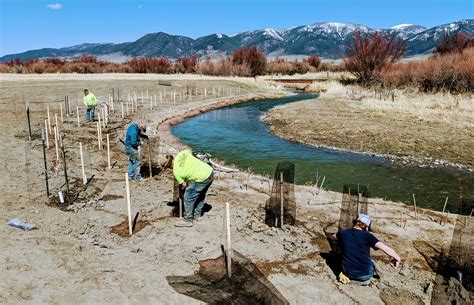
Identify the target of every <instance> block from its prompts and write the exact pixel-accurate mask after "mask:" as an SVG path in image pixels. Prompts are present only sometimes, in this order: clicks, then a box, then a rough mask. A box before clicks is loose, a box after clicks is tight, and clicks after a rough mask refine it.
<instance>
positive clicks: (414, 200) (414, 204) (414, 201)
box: [413, 194, 418, 219]
mask: <svg viewBox="0 0 474 305" xmlns="http://www.w3.org/2000/svg"><path fill="white" fill-rule="evenodd" d="M413 207H414V208H415V219H417V218H418V217H417V215H416V199H415V194H413Z"/></svg>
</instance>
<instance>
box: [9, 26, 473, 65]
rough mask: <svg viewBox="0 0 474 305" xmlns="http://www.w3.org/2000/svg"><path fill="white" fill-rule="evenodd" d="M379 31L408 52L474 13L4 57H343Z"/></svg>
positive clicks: (160, 36)
mask: <svg viewBox="0 0 474 305" xmlns="http://www.w3.org/2000/svg"><path fill="white" fill-rule="evenodd" d="M358 31H359V32H362V33H373V32H380V33H383V34H387V35H394V36H396V37H398V38H400V39H402V40H405V41H406V42H407V49H406V52H405V56H414V55H419V54H428V53H430V52H432V51H433V49H434V48H435V47H436V45H438V44H439V43H441V42H442V40H443V38H444V36H445V35H446V34H449V35H451V34H454V33H457V32H460V33H464V34H466V35H470V36H474V19H466V20H460V21H457V22H453V23H449V24H443V25H440V26H436V27H433V28H430V29H427V28H425V27H423V26H420V25H413V24H400V25H396V26H393V27H391V28H389V29H375V28H370V27H368V26H366V25H362V24H355V23H349V22H345V23H342V22H319V23H313V24H308V25H303V26H294V27H290V28H287V29H272V28H266V29H262V30H254V31H247V32H243V33H238V34H234V35H230V36H229V35H225V34H222V33H216V34H211V35H208V36H203V37H199V38H197V39H192V38H189V37H186V36H179V35H169V34H167V33H163V32H159V33H152V34H147V35H145V36H143V37H141V38H140V39H138V40H136V41H134V42H125V43H120V44H114V43H83V44H80V45H76V46H71V47H66V48H60V49H39V50H31V51H27V52H23V53H18V54H11V55H6V56H3V57H1V58H0V61H7V60H10V59H15V58H19V59H34V58H45V57H65V58H70V57H75V56H79V55H81V54H90V55H96V56H101V57H104V56H105V57H106V56H108V55H110V54H113V55H114V57H116V58H131V57H135V56H167V57H170V58H178V57H184V56H192V55H197V56H199V57H211V58H215V57H220V56H223V55H227V54H231V53H232V52H233V51H235V50H236V49H238V48H240V47H242V46H251V45H256V46H257V47H258V48H260V49H261V50H263V51H265V52H266V53H267V54H269V55H309V54H317V55H319V56H320V57H323V58H339V57H341V56H343V55H344V53H345V52H346V48H347V46H349V45H350V44H351V43H352V37H353V35H354V33H355V32H358Z"/></svg>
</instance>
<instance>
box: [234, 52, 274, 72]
mask: <svg viewBox="0 0 474 305" xmlns="http://www.w3.org/2000/svg"><path fill="white" fill-rule="evenodd" d="M232 64H233V66H234V67H235V69H234V70H235V72H236V73H237V74H236V75H239V76H252V77H255V76H257V75H263V74H265V68H266V65H267V57H266V55H265V53H263V52H262V51H260V50H259V49H257V47H256V46H249V47H242V48H240V49H237V50H236V51H235V52H234V54H232Z"/></svg>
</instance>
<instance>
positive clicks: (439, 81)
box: [381, 47, 474, 93]
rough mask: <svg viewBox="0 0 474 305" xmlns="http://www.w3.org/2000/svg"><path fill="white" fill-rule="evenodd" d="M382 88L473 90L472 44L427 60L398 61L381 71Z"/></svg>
mask: <svg viewBox="0 0 474 305" xmlns="http://www.w3.org/2000/svg"><path fill="white" fill-rule="evenodd" d="M381 80H382V83H383V85H384V87H387V88H395V87H416V88H418V89H419V90H420V91H422V92H440V91H441V92H443V91H444V92H451V93H473V92H474V47H471V48H466V49H464V50H463V51H462V52H460V53H458V52H453V53H446V54H445V55H443V56H432V57H430V58H428V59H426V60H420V61H410V62H405V63H397V64H394V65H392V66H389V67H387V68H386V69H385V70H384V71H383V72H382V73H381Z"/></svg>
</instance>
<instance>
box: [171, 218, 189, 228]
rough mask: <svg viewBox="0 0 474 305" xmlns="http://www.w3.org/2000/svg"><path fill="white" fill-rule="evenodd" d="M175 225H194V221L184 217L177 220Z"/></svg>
mask: <svg viewBox="0 0 474 305" xmlns="http://www.w3.org/2000/svg"><path fill="white" fill-rule="evenodd" d="M174 226H175V227H192V226H193V222H192V221H186V220H184V219H180V220H178V221H177V222H175V223H174Z"/></svg>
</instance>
